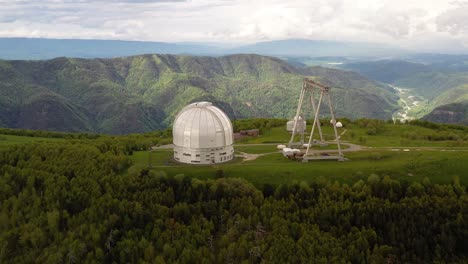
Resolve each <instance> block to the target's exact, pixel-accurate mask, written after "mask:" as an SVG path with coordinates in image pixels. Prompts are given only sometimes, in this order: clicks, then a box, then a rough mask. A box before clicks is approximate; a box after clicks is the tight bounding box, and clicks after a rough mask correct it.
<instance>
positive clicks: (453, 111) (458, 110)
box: [423, 101, 468, 125]
mask: <svg viewBox="0 0 468 264" xmlns="http://www.w3.org/2000/svg"><path fill="white" fill-rule="evenodd" d="M423 119H424V120H427V121H431V122H437V123H458V124H464V125H468V101H465V102H462V103H453V104H446V105H442V106H439V107H436V108H435V109H434V110H432V111H431V112H430V113H429V114H428V115H426V116H424V118H423Z"/></svg>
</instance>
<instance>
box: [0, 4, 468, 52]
mask: <svg viewBox="0 0 468 264" xmlns="http://www.w3.org/2000/svg"><path fill="white" fill-rule="evenodd" d="M0 4H2V7H3V8H2V9H1V10H0V17H1V19H0V37H8V38H10V37H27V38H53V39H100V40H124V41H154V42H170V43H178V42H191V43H194V42H195V43H200V42H202V43H218V44H223V45H226V44H235V45H244V44H252V43H257V42H264V41H274V40H285V39H286V40H287V39H310V40H331V41H341V42H358V43H375V44H385V45H389V46H394V47H398V48H402V49H408V50H412V51H420V52H438V53H466V52H468V16H466V14H467V13H468V2H467V1H454V2H445V1H422V0H412V1H411V0H410V1H404V2H403V1H389V0H379V1H371V0H360V1H352V2H351V1H345V0H333V1H324V0H315V1H305V0H294V1H287V2H284V1H279V0H271V1H266V0H260V1H246V0H233V1H226V0H191V1H190V0H189V1H183V0H180V1H178V0H176V1H172V0H137V1H132V0H112V1H103V0H79V1H71V0H44V1H39V0H30V1H27V0H17V1H6V0H0Z"/></svg>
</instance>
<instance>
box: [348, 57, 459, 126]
mask: <svg viewBox="0 0 468 264" xmlns="http://www.w3.org/2000/svg"><path fill="white" fill-rule="evenodd" d="M418 60H420V61H421V62H424V63H426V64H422V63H414V62H408V61H392V60H388V61H373V62H358V63H350V64H347V65H346V66H344V68H346V69H351V70H354V71H357V72H359V73H361V74H363V75H365V76H367V77H369V78H371V79H373V80H377V81H381V82H384V83H391V84H393V85H395V86H397V87H400V88H405V89H410V90H411V91H412V92H413V93H414V94H415V95H416V96H417V95H420V96H422V97H424V98H425V99H427V100H428V104H427V105H426V109H425V110H424V111H421V112H422V113H429V112H431V111H432V110H434V111H435V113H436V114H433V113H434V112H433V113H431V114H430V115H428V116H426V117H425V119H427V120H429V121H434V122H450V123H465V122H466V120H465V119H464V114H463V113H464V112H466V111H468V108H466V109H461V108H464V107H467V106H468V68H467V66H466V65H468V57H466V56H459V57H454V56H449V55H447V56H442V55H440V56H434V58H432V57H425V56H423V57H422V58H419V59H418ZM418 60H417V61H418ZM454 103H456V104H457V107H455V108H456V109H457V111H458V112H460V113H461V114H454V113H452V111H441V109H455V108H454V105H452V104H454Z"/></svg>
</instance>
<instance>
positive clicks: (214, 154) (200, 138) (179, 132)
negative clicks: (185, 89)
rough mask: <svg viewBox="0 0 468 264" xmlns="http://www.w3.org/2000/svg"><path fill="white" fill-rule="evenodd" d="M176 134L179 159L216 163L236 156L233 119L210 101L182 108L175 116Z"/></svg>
mask: <svg viewBox="0 0 468 264" xmlns="http://www.w3.org/2000/svg"><path fill="white" fill-rule="evenodd" d="M172 135H173V140H174V159H175V160H176V161H179V162H183V163H190V164H213V163H222V162H226V161H229V160H232V159H233V158H234V148H233V147H232V144H233V130H232V124H231V121H230V120H229V118H228V117H227V115H226V114H225V113H224V112H223V111H222V110H221V109H219V108H217V107H216V106H213V105H212V104H211V103H209V102H198V103H193V104H189V105H188V106H186V107H185V108H184V109H182V110H181V111H180V112H179V114H177V116H176V118H175V121H174V125H173V127H172Z"/></svg>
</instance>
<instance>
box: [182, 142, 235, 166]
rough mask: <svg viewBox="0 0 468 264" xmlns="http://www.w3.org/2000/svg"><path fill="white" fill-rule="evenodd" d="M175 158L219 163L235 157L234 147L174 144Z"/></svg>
mask: <svg viewBox="0 0 468 264" xmlns="http://www.w3.org/2000/svg"><path fill="white" fill-rule="evenodd" d="M174 159H175V160H176V161H178V162H181V163H187V164H217V163H223V162H227V161H230V160H232V159H234V148H233V147H232V145H231V146H225V147H221V148H203V149H201V148H200V149H197V148H184V147H179V146H174Z"/></svg>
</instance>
